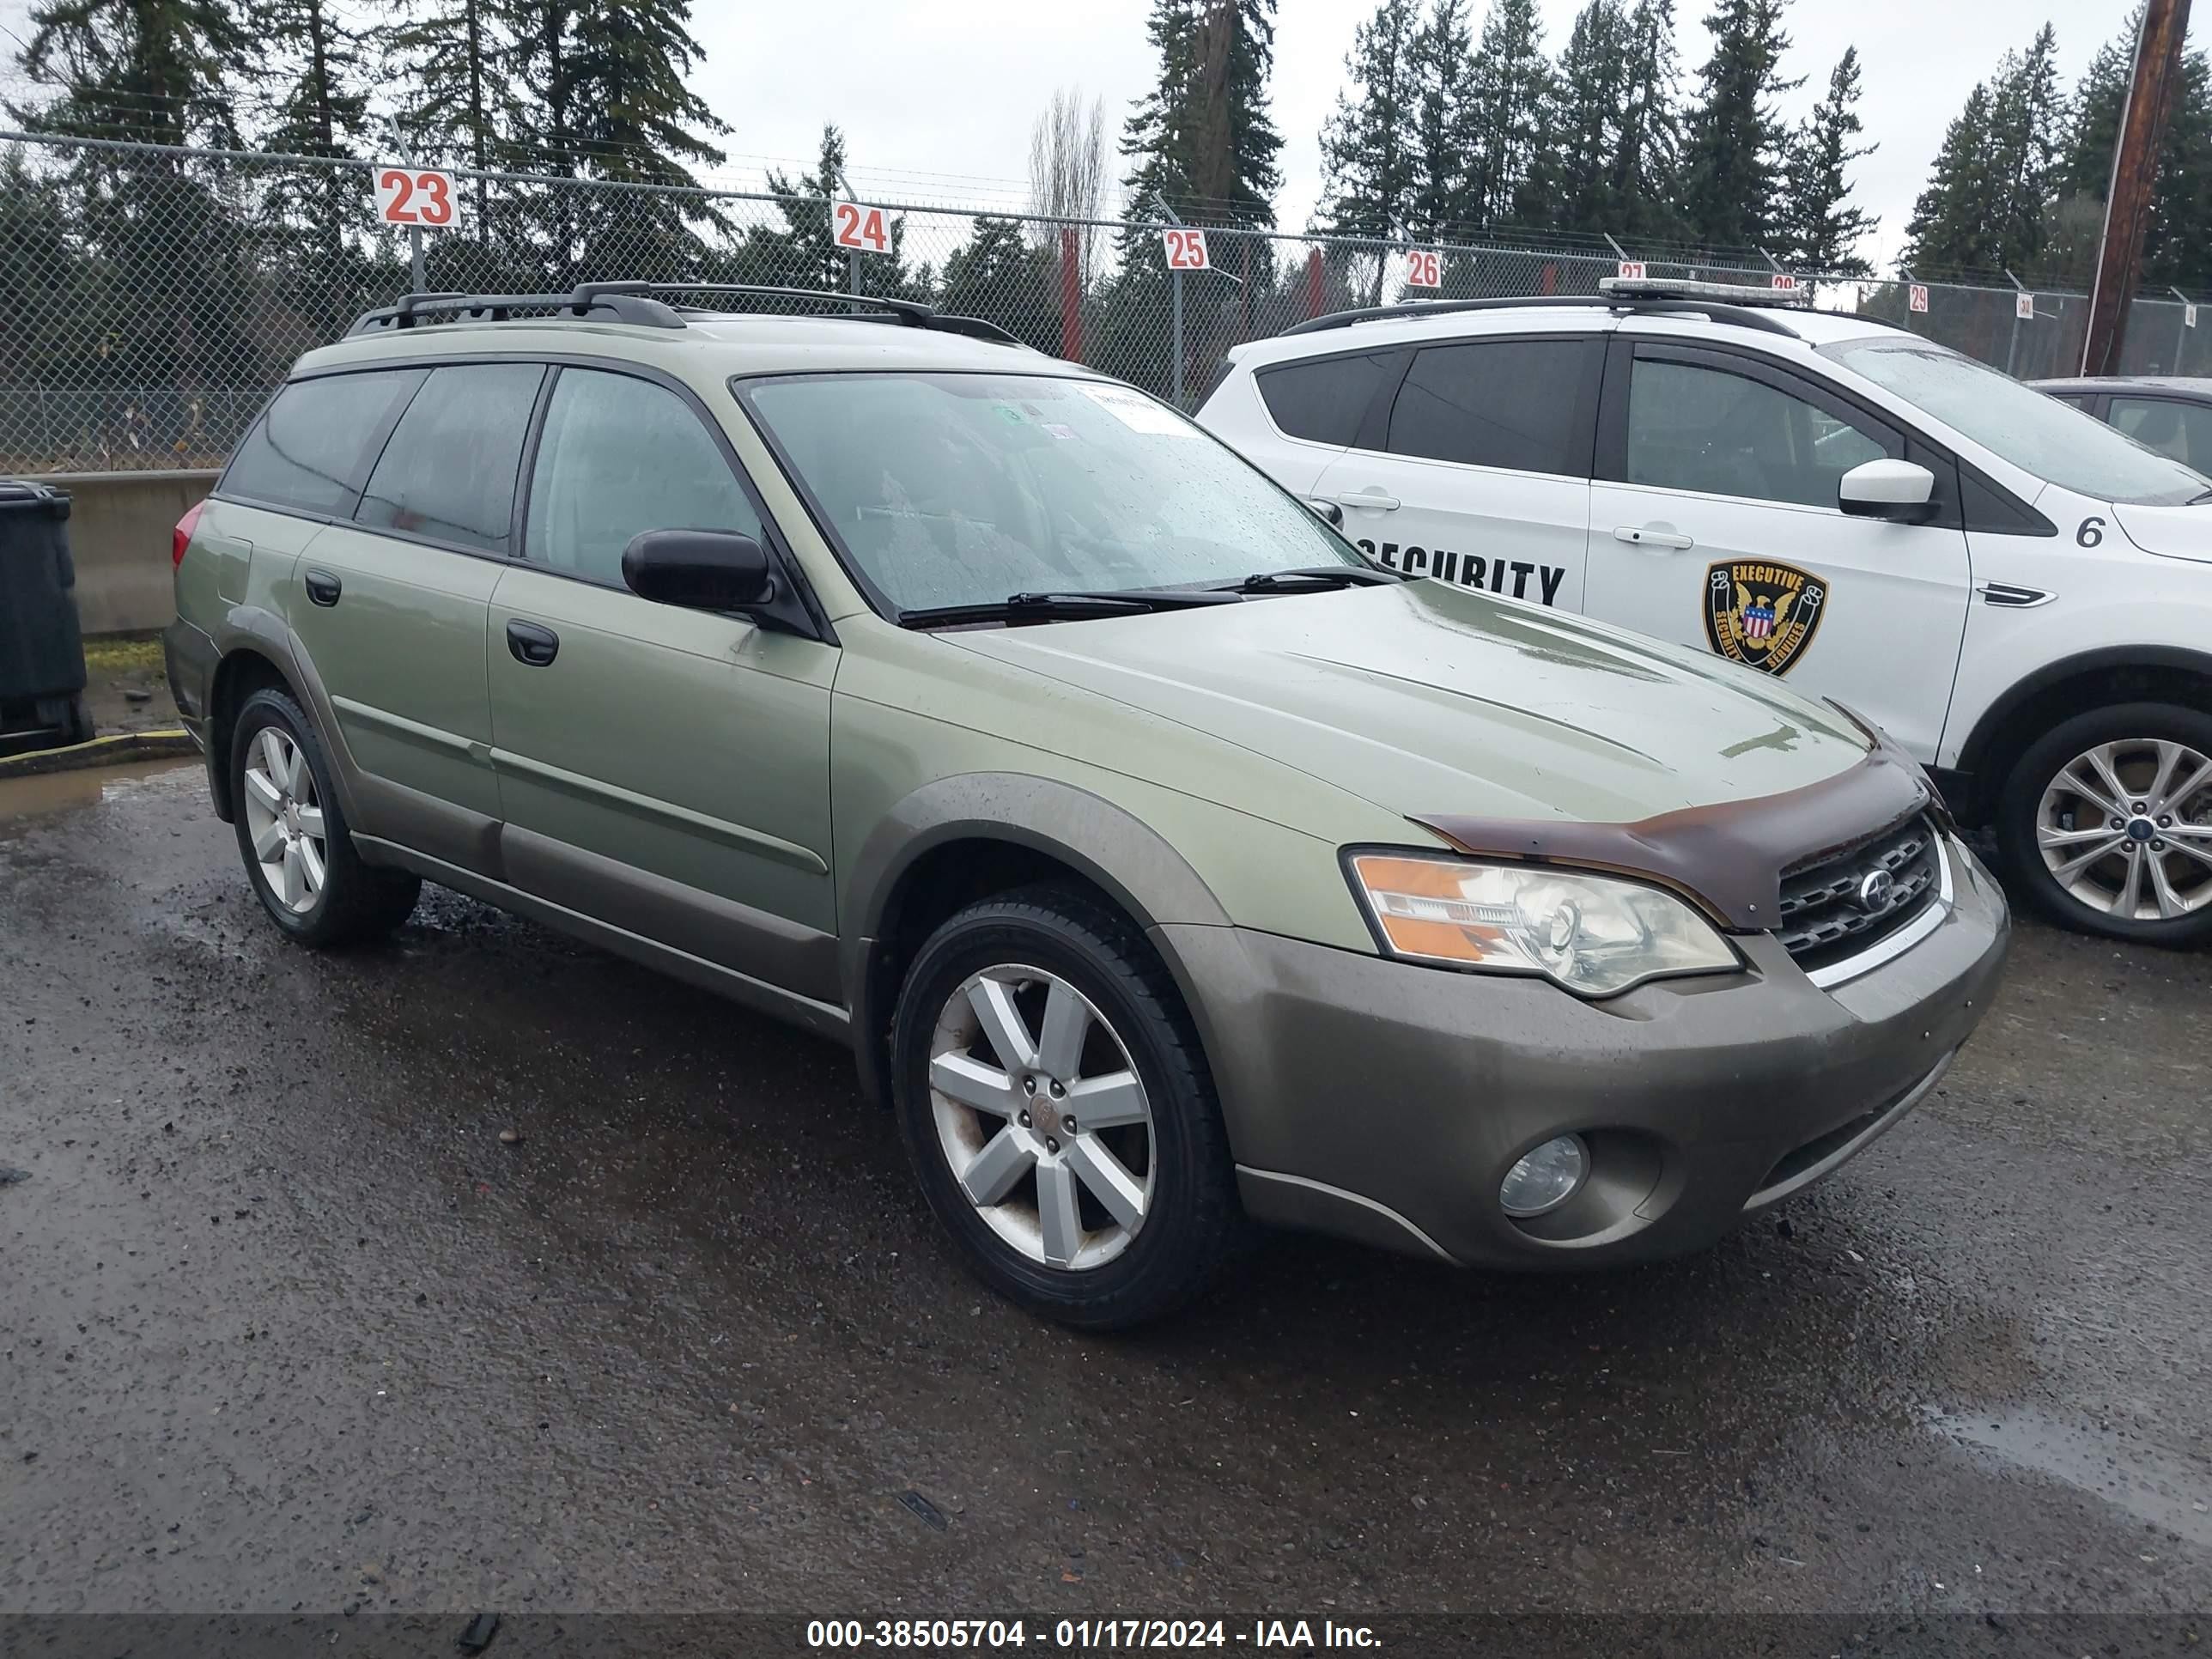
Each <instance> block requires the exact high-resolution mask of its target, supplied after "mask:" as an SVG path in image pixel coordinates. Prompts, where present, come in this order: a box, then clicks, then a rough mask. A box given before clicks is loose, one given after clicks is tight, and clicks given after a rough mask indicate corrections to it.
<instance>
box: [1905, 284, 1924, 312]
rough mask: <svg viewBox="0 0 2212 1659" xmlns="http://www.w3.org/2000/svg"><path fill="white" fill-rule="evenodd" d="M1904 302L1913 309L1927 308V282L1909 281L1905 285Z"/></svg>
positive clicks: (1921, 309) (1922, 309)
mask: <svg viewBox="0 0 2212 1659" xmlns="http://www.w3.org/2000/svg"><path fill="white" fill-rule="evenodd" d="M1905 304H1906V305H1907V306H1909V307H1911V308H1912V309H1913V310H1915V311H1925V310H1927V309H1928V284H1927V283H1908V284H1907V285H1906V286H1905Z"/></svg>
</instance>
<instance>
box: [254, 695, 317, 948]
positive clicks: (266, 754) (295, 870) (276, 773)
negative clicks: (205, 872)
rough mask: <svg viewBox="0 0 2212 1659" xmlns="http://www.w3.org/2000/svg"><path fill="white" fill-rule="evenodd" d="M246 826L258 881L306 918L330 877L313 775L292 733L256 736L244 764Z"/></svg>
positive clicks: (271, 729)
mask: <svg viewBox="0 0 2212 1659" xmlns="http://www.w3.org/2000/svg"><path fill="white" fill-rule="evenodd" d="M245 798H246V833H247V834H248V836H251V838H252V846H253V858H254V861H255V862H256V863H258V865H259V866H261V878H262V879H263V880H264V882H266V883H267V884H268V886H269V890H270V892H271V893H273V894H274V895H276V898H277V899H278V900H279V901H280V902H282V903H283V906H284V908H286V909H288V910H290V911H292V912H293V913H294V914H295V915H306V914H307V912H308V911H309V910H312V909H313V908H314V907H315V901H316V900H317V899H319V898H320V897H321V896H322V891H323V883H324V882H325V880H326V879H327V878H328V875H329V870H330V863H329V848H328V845H327V844H326V842H325V838H324V837H325V831H324V829H323V808H322V804H321V802H320V801H319V800H318V799H316V796H315V777H314V774H313V772H311V771H309V770H308V769H307V756H306V755H305V754H304V753H303V752H302V751H301V748H300V745H299V744H297V743H295V742H294V741H293V739H292V738H291V736H290V734H289V733H288V732H284V731H283V729H281V728H280V727H277V726H263V727H262V728H261V730H260V731H258V732H256V733H254V736H253V747H252V750H250V751H249V753H248V754H247V757H246V789H245Z"/></svg>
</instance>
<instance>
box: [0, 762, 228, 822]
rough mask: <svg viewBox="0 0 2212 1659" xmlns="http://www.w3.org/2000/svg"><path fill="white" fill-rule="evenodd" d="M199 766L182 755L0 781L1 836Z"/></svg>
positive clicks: (97, 803)
mask: <svg viewBox="0 0 2212 1659" xmlns="http://www.w3.org/2000/svg"><path fill="white" fill-rule="evenodd" d="M202 765H203V763H202V762H201V761H200V759H199V757H197V756H181V757H178V758H177V759H175V760H157V761H134V762H132V763H130V764H129V765H126V766H95V767H86V768H84V769H81V770H78V771H75V772H47V773H43V774H41V775H39V776H37V777H30V778H10V779H8V780H6V781H0V837H4V836H10V835H17V834H21V832H22V831H23V830H25V829H28V828H29V827H30V822H29V821H30V820H32V819H34V818H40V817H48V816H50V815H52V814H53V813H56V812H64V811H68V810H69V809H70V808H71V807H75V806H94V805H99V804H100V802H101V801H104V800H109V799H113V798H114V797H116V796H118V795H120V794H126V793H130V792H131V791H133V790H136V789H138V788H141V787H143V786H144V784H145V782H146V781H147V780H148V779H149V778H158V777H164V776H167V775H168V774H170V773H172V772H181V771H183V770H185V769H186V768H190V769H192V770H194V771H197V770H199V769H201V767H202Z"/></svg>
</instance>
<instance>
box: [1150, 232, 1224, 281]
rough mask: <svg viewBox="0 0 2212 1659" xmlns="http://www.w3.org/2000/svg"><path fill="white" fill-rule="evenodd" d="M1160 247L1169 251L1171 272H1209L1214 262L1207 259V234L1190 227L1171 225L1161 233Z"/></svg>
mask: <svg viewBox="0 0 2212 1659" xmlns="http://www.w3.org/2000/svg"><path fill="white" fill-rule="evenodd" d="M1160 246H1162V247H1164V248H1165V249H1166V250H1167V254H1168V269H1169V270H1211V269H1212V264H1213V262H1212V260H1211V259H1209V258H1206V233H1205V232H1204V231H1202V230H1200V229H1198V228H1196V227H1194V226H1190V225H1170V226H1169V227H1168V228H1166V229H1165V230H1164V231H1162V232H1161V233H1160Z"/></svg>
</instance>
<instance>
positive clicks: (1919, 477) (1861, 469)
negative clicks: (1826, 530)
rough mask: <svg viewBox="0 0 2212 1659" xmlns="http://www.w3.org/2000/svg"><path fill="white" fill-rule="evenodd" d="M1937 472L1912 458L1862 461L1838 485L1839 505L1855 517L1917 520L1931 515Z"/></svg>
mask: <svg viewBox="0 0 2212 1659" xmlns="http://www.w3.org/2000/svg"><path fill="white" fill-rule="evenodd" d="M1935 494H1936V475H1935V474H1934V473H1933V472H1930V471H1929V470H1928V469H1927V468H1926V467H1924V466H1921V465H1917V463H1915V462H1912V461H1893V460H1887V459H1884V460H1879V461H1863V462H1861V463H1860V464H1859V465H1857V466H1855V467H1853V468H1852V469H1851V470H1850V471H1848V472H1846V473H1844V477H1843V481H1842V482H1841V483H1838V485H1837V486H1836V505H1837V506H1838V507H1841V508H1842V509H1843V510H1844V512H1845V513H1849V514H1850V516H1851V517H1852V518H1855V519H1887V520H1889V521H1890V522H1891V523H1892V524H1917V523H1919V521H1920V520H1923V519H1924V518H1926V517H1927V516H1928V512H1929V504H1930V501H1932V499H1933V497H1934V496H1935Z"/></svg>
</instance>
